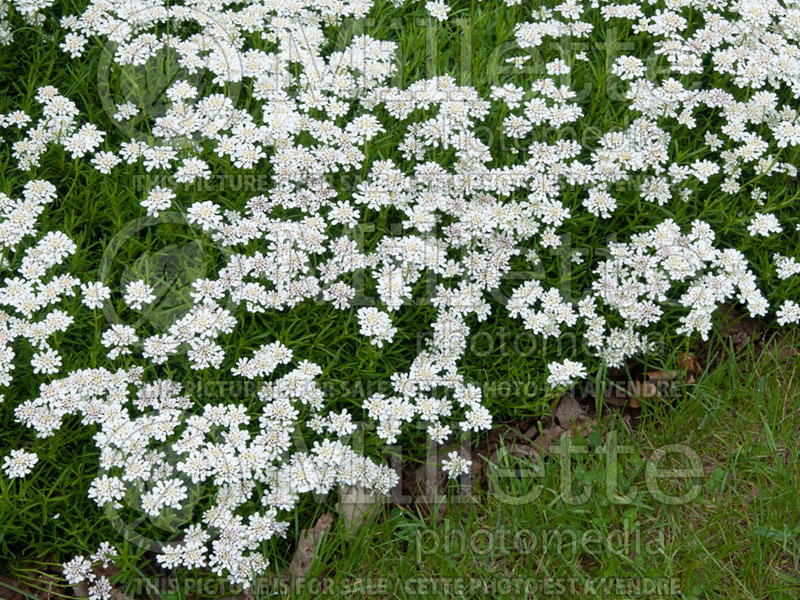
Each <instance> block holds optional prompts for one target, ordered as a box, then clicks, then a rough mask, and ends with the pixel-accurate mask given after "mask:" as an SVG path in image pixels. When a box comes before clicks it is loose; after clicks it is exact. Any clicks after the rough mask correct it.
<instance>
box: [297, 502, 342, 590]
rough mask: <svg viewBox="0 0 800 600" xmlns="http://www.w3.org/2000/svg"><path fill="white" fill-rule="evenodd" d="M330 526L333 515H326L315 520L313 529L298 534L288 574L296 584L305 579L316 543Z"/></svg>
mask: <svg viewBox="0 0 800 600" xmlns="http://www.w3.org/2000/svg"><path fill="white" fill-rule="evenodd" d="M331 525H333V515H332V514H330V513H326V514H324V515H322V516H321V517H320V518H319V519H317V522H316V523H315V524H314V527H312V528H311V529H306V530H304V531H303V532H302V533H301V534H300V541H298V543H297V549H296V550H295V553H294V558H292V562H291V563H290V564H289V574H290V576H291V577H293V578H294V580H295V582H296V583H299V582H301V581H303V579H304V578H305V576H306V573H308V570H309V569H310V568H311V563H312V562H313V560H314V553H315V552H316V547H317V541H318V540H319V539H320V538H321V537H322V536H323V534H324V533H325V532H326V531H328V529H330V528H331Z"/></svg>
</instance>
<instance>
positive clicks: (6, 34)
mask: <svg viewBox="0 0 800 600" xmlns="http://www.w3.org/2000/svg"><path fill="white" fill-rule="evenodd" d="M54 2H55V0H11V1H10V2H6V1H5V0H3V1H0V46H8V45H9V44H11V42H13V41H14V33H13V30H14V28H13V25H12V23H11V21H10V18H11V16H12V14H13V13H14V12H16V13H18V14H19V15H20V16H21V17H22V18H23V20H24V21H25V22H26V23H27V24H28V25H33V26H36V25H40V24H41V23H42V22H44V14H43V13H42V11H43V10H44V9H46V8H49V7H50V6H52V5H53V3H54Z"/></svg>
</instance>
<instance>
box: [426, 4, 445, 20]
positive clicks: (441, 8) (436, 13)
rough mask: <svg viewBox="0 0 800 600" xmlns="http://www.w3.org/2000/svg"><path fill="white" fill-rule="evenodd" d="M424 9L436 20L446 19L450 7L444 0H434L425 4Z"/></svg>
mask: <svg viewBox="0 0 800 600" xmlns="http://www.w3.org/2000/svg"><path fill="white" fill-rule="evenodd" d="M425 10H427V11H428V13H429V14H430V15H431V16H432V17H433V18H434V19H436V20H437V21H446V20H447V15H448V14H449V13H450V7H449V6H448V5H447V4H445V2H444V0H435V1H432V2H428V3H426V4H425Z"/></svg>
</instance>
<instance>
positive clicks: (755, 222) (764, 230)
mask: <svg viewBox="0 0 800 600" xmlns="http://www.w3.org/2000/svg"><path fill="white" fill-rule="evenodd" d="M747 231H748V233H749V234H750V235H751V236H753V237H755V236H757V235H761V236H764V237H767V236H770V235H772V234H773V233H780V232H781V231H783V228H782V227H781V224H780V222H779V221H778V217H776V216H775V215H773V214H771V213H759V214H756V216H755V217H753V218H752V219H751V220H750V223H749V224H748V225H747Z"/></svg>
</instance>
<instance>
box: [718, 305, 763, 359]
mask: <svg viewBox="0 0 800 600" xmlns="http://www.w3.org/2000/svg"><path fill="white" fill-rule="evenodd" d="M718 314H719V330H720V332H721V333H722V334H723V335H725V336H726V337H729V338H731V339H732V340H733V347H734V349H735V350H736V351H737V352H739V351H740V350H742V348H744V347H745V346H746V345H747V342H748V340H750V339H752V340H753V341H756V340H758V339H759V338H760V337H761V326H760V325H759V324H758V321H756V320H755V319H753V318H751V317H748V316H747V315H745V314H744V313H742V312H740V311H739V310H737V309H736V308H735V307H734V306H732V305H730V304H723V305H722V306H721V307H720V309H719V313H718Z"/></svg>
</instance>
